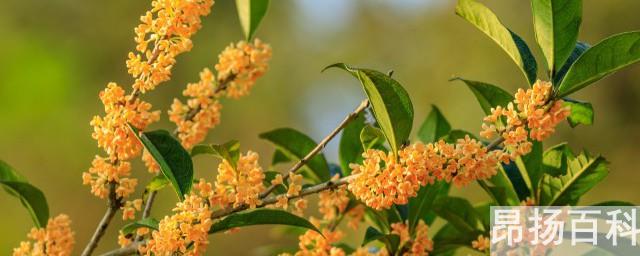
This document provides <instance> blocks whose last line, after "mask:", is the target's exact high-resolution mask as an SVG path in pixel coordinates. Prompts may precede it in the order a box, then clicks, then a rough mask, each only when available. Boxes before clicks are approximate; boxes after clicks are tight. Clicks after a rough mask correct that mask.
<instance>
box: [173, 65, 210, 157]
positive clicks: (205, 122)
mask: <svg viewBox="0 0 640 256" xmlns="http://www.w3.org/2000/svg"><path fill="white" fill-rule="evenodd" d="M214 82H215V77H214V75H213V73H211V71H210V70H209V69H207V68H205V69H204V70H203V71H202V72H200V81H198V82H197V83H192V84H188V85H187V88H186V89H185V90H184V91H183V92H182V94H183V95H184V96H187V97H189V99H188V100H187V103H186V104H184V103H182V102H181V101H180V100H178V99H174V100H173V104H171V109H170V110H169V120H170V121H171V122H174V123H175V124H176V125H177V126H178V130H177V131H178V138H179V139H180V141H181V143H182V146H184V147H185V148H191V147H193V146H194V145H195V144H197V143H199V142H201V141H202V140H204V139H205V137H206V136H207V133H208V131H209V129H211V128H213V127H215V126H216V125H218V124H219V123H220V110H221V109H222V105H221V104H220V103H219V102H218V100H217V97H216V95H215V89H214V87H215V84H214Z"/></svg>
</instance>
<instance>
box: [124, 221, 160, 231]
mask: <svg viewBox="0 0 640 256" xmlns="http://www.w3.org/2000/svg"><path fill="white" fill-rule="evenodd" d="M158 223H159V222H158V220H156V219H154V218H146V219H141V220H138V221H134V222H131V223H129V224H127V225H125V226H124V227H122V229H121V230H120V231H122V234H124V235H128V234H133V233H134V232H136V230H138V229H139V228H149V229H152V230H158Z"/></svg>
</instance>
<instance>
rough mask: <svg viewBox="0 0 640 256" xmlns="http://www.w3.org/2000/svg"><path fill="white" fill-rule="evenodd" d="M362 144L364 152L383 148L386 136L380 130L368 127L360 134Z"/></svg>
mask: <svg viewBox="0 0 640 256" xmlns="http://www.w3.org/2000/svg"><path fill="white" fill-rule="evenodd" d="M360 143H362V148H364V150H368V149H372V148H380V147H383V145H384V134H382V131H381V130H380V129H378V128H375V127H373V126H371V125H366V126H365V127H364V128H362V131H361V132H360Z"/></svg>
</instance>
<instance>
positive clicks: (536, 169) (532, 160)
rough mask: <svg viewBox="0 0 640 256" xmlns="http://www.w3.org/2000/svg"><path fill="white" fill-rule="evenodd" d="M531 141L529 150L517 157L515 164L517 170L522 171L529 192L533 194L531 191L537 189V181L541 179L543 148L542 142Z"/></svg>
mask: <svg viewBox="0 0 640 256" xmlns="http://www.w3.org/2000/svg"><path fill="white" fill-rule="evenodd" d="M531 143H532V147H531V152H529V153H528V154H526V155H524V156H521V157H518V158H517V159H516V165H517V166H518V170H519V171H520V172H521V173H522V176H523V179H525V183H527V186H529V189H530V191H529V192H530V194H533V191H536V190H537V188H538V183H539V182H540V180H541V179H542V174H543V171H542V158H543V148H542V142H539V141H531ZM525 175H526V177H525Z"/></svg>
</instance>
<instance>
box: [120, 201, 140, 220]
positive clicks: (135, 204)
mask: <svg viewBox="0 0 640 256" xmlns="http://www.w3.org/2000/svg"><path fill="white" fill-rule="evenodd" d="M120 209H122V220H133V219H135V218H136V211H140V210H142V199H136V200H133V201H127V202H125V203H124V205H123V206H122V207H120Z"/></svg>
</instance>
